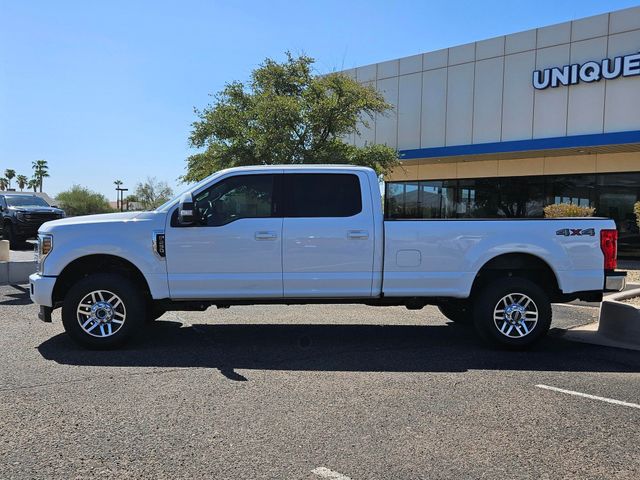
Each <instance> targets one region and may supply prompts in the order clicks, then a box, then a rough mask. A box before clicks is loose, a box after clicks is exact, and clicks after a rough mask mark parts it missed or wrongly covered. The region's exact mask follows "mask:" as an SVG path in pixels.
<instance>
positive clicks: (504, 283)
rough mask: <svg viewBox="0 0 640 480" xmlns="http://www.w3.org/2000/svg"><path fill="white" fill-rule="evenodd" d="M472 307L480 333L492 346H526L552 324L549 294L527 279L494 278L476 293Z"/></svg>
mask: <svg viewBox="0 0 640 480" xmlns="http://www.w3.org/2000/svg"><path fill="white" fill-rule="evenodd" d="M509 295H511V298H510V299H508V298H507V296H509ZM500 307H502V308H500ZM523 309H524V311H523ZM473 310H474V325H475V328H476V330H477V332H478V333H479V334H480V336H481V337H482V338H483V339H484V340H485V341H487V342H489V343H491V344H492V345H497V346H501V347H505V348H509V349H514V350H517V349H524V348H526V347H529V346H530V345H532V344H534V343H535V342H536V341H538V340H539V339H540V338H541V337H543V336H544V335H546V333H547V332H548V331H549V327H550V326H551V302H550V301H549V296H548V295H547V294H546V293H545V291H544V290H543V289H542V288H540V287H539V286H538V285H536V284H535V283H533V282H531V281H530V280H527V279H526V278H519V277H504V278H499V279H497V280H494V281H493V282H491V283H490V284H489V285H487V286H485V287H484V288H482V289H481V290H480V291H479V292H477V293H476V294H475V298H474V303H473ZM523 315H524V319H523ZM494 316H495V317H496V318H494ZM534 317H535V320H536V321H535V323H534V321H533V319H534Z"/></svg>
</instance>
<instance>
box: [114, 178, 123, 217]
mask: <svg viewBox="0 0 640 480" xmlns="http://www.w3.org/2000/svg"><path fill="white" fill-rule="evenodd" d="M113 184H114V185H115V186H116V210H120V211H122V205H121V204H120V191H119V190H120V185H122V180H115V181H114V182H113Z"/></svg>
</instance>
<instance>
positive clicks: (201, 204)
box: [194, 175, 276, 227]
mask: <svg viewBox="0 0 640 480" xmlns="http://www.w3.org/2000/svg"><path fill="white" fill-rule="evenodd" d="M274 184H275V175H238V176H234V177H229V178H226V179H224V180H221V181H220V182H218V183H216V184H215V185H213V186H211V187H210V188H208V189H206V190H204V191H202V192H200V193H199V194H198V195H196V197H195V198H194V203H195V215H196V220H197V224H198V225H201V226H207V227H216V226H220V225H225V224H227V223H230V222H233V221H235V220H239V219H241V218H265V217H274V216H276V214H275V201H274V190H275V188H274Z"/></svg>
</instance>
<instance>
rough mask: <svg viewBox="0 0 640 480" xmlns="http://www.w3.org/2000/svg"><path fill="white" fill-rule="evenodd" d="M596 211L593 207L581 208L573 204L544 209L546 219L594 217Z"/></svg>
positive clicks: (557, 204)
mask: <svg viewBox="0 0 640 480" xmlns="http://www.w3.org/2000/svg"><path fill="white" fill-rule="evenodd" d="M595 211H596V209H595V208H593V207H581V206H580V205H573V204H571V203H555V204H553V205H547V206H546V207H544V216H545V218H558V217H593V214H594V213H595Z"/></svg>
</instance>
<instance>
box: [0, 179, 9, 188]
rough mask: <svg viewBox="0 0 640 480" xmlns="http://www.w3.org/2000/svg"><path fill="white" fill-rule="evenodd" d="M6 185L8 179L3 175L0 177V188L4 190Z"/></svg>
mask: <svg viewBox="0 0 640 480" xmlns="http://www.w3.org/2000/svg"><path fill="white" fill-rule="evenodd" d="M8 185H9V180H7V179H6V178H4V177H2V178H0V190H2V191H5V190H6V189H7V186H8Z"/></svg>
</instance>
